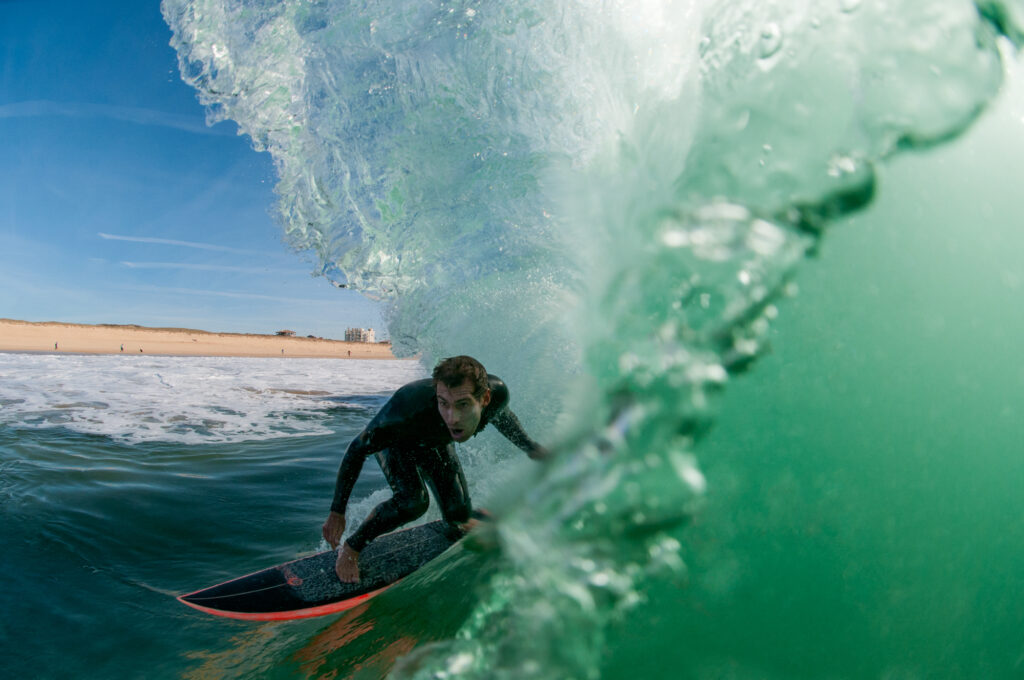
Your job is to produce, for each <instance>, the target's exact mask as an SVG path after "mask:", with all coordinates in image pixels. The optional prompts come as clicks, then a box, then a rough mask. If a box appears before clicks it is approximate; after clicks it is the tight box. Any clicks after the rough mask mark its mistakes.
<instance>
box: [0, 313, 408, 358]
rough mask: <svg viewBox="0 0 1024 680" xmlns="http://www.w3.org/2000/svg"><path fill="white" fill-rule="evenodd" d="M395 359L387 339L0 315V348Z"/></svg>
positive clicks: (107, 352)
mask: <svg viewBox="0 0 1024 680" xmlns="http://www.w3.org/2000/svg"><path fill="white" fill-rule="evenodd" d="M55 351H56V352H69V353H80V354H120V353H124V354H140V353H145V354H165V355H177V356H238V357H281V356H284V357H299V358H325V359H326V358H329V359H394V358H395V356H394V355H393V354H392V353H391V344H390V343H366V342H344V341H342V340H326V339H322V338H305V337H288V336H280V335H256V334H248V333H210V332H207V331H200V330H191V329H187V328H146V327H144V326H131V325H129V326H124V325H112V324H99V325H86V324H72V323H60V322H53V321H46V322H34V321H16V320H14V319H0V352H55Z"/></svg>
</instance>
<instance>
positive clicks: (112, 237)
mask: <svg viewBox="0 0 1024 680" xmlns="http://www.w3.org/2000/svg"><path fill="white" fill-rule="evenodd" d="M98 235H99V237H100V238H103V239H107V240H108V241H130V242H132V243H155V244H158V245H164V246H181V247H182V248H196V249H198V250H216V251H218V252H222V253H237V254H240V255H261V254H262V253H259V252H257V251H255V250H245V249H243V248H232V247H230V246H219V245H216V244H213V243H199V242H196V241H175V240H174V239H169V238H156V237H152V236H120V235H118V234H106V233H104V232H102V231H101V232H99V234H98Z"/></svg>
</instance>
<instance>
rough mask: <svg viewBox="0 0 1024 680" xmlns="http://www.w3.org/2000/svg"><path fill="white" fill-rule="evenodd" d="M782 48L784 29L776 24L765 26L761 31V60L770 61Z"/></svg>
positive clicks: (759, 47)
mask: <svg viewBox="0 0 1024 680" xmlns="http://www.w3.org/2000/svg"><path fill="white" fill-rule="evenodd" d="M781 47H782V29H781V28H779V25H778V24H776V23H775V22H772V23H770V24H765V26H764V28H762V29H761V38H760V39H759V40H758V50H759V52H758V54H759V56H760V58H761V59H768V58H770V57H773V56H775V54H776V53H777V52H778V51H779V49H780V48H781Z"/></svg>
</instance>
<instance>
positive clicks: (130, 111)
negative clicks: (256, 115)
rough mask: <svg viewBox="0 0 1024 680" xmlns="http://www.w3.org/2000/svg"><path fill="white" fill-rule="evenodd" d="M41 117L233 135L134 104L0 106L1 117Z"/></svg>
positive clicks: (41, 102) (39, 101)
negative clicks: (114, 122)
mask: <svg viewBox="0 0 1024 680" xmlns="http://www.w3.org/2000/svg"><path fill="white" fill-rule="evenodd" d="M41 116H64V117H67V118H110V119H113V120H119V121H123V122H125V123H132V124H135V125H149V126H155V127H165V128H171V129H173V130H181V131H183V132H191V133H193V134H198V135H214V136H218V137H223V136H234V134H235V133H234V131H233V130H231V129H230V127H229V126H222V125H221V126H213V127H210V126H209V125H207V124H206V122H205V121H200V120H198V119H197V118H196V117H194V116H185V115H181V114H178V113H167V112H165V111H155V110H153V109H142V108H137V107H133V106H111V105H109V104H90V103H86V102H55V101H49V100H46V99H37V100H32V101H24V102H14V103H12V104H3V105H0V118H38V117H41Z"/></svg>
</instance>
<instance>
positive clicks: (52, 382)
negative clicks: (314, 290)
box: [0, 353, 423, 444]
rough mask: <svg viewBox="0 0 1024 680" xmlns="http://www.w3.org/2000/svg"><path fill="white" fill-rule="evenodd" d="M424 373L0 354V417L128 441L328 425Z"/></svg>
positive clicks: (363, 364) (11, 423)
mask: <svg viewBox="0 0 1024 680" xmlns="http://www.w3.org/2000/svg"><path fill="white" fill-rule="evenodd" d="M420 377H423V371H422V368H421V367H420V365H419V364H417V363H416V362H413V361H399V360H393V361H361V360H344V361H333V360H318V359H250V358H231V357H147V358H142V357H135V356H131V357H122V356H119V355H118V356H114V355H110V356H91V355H53V354H19V353H3V354H0V403H2V404H4V408H3V410H2V411H0V423H2V424H3V425H5V426H7V427H13V428H17V427H28V428H39V427H64V428H67V429H69V430H72V431H75V432H81V433H88V434H96V435H102V436H106V437H111V438H114V439H118V440H122V441H125V442H127V443H138V442H150V441H163V442H177V443H182V444H201V443H214V442H240V441H251V440H262V439H274V438H283V437H296V436H309V435H321V434H330V433H331V432H332V430H331V429H330V428H329V427H328V426H327V424H326V423H327V421H328V418H327V415H326V414H327V412H328V411H336V410H338V409H351V410H352V411H353V413H354V417H356V418H365V419H367V420H368V419H369V418H370V417H372V415H373V412H374V410H375V409H376V408H377V407H379V406H380V405H381V404H383V403H384V401H385V400H386V399H387V397H388V396H389V394H390V392H391V391H393V390H395V389H397V388H398V387H400V386H401V385H403V384H404V383H406V382H408V381H410V380H415V379H418V378H420Z"/></svg>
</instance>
